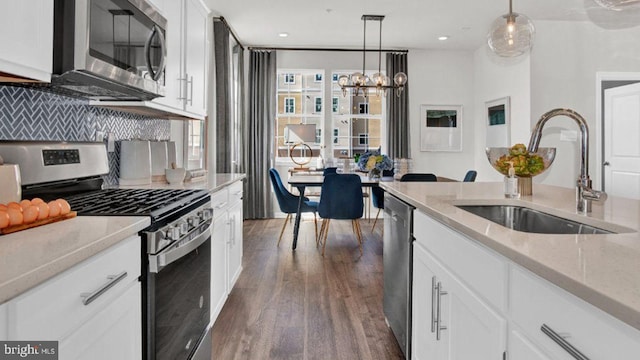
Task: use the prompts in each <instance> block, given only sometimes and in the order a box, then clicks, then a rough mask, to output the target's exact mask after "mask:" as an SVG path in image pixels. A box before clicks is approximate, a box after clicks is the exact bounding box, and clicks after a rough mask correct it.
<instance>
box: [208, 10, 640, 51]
mask: <svg viewBox="0 0 640 360" xmlns="http://www.w3.org/2000/svg"><path fill="white" fill-rule="evenodd" d="M203 1H204V2H205V3H206V4H207V5H208V6H209V8H210V9H211V10H212V11H213V13H214V15H215V16H223V17H224V18H225V19H226V20H227V22H228V23H229V24H230V26H231V28H232V30H233V31H234V32H235V33H236V35H237V36H238V38H239V39H240V41H241V43H242V44H243V45H248V46H263V47H321V48H326V47H340V48H359V49H361V48H362V45H363V32H364V30H363V21H362V20H361V19H360V18H361V16H362V15H363V14H367V15H385V16H386V18H385V19H384V21H383V22H382V47H383V48H385V49H450V50H474V49H477V48H478V47H480V46H482V45H483V44H484V42H485V37H486V33H487V31H488V29H489V27H490V25H491V23H492V22H493V21H494V20H495V19H496V18H497V17H499V16H501V15H504V14H506V13H507V12H508V7H509V2H508V0H315V1H311V0H234V1H229V0H203ZM513 11H514V12H518V13H521V14H525V15H527V16H528V17H529V18H531V19H532V20H533V22H534V24H535V21H536V20H538V21H540V20H567V21H593V22H594V23H596V24H597V25H599V26H601V27H603V28H618V27H630V26H632V25H627V24H633V26H636V24H639V23H640V21H638V19H640V10H638V9H631V11H624V12H616V11H610V10H606V9H603V8H601V7H599V6H598V5H596V4H595V3H594V2H593V0H513ZM281 32H286V33H288V34H289V36H288V37H286V38H281V37H279V36H278V34H279V33H281ZM441 35H447V36H449V37H450V38H449V39H448V40H446V41H440V40H438V39H437V38H438V37H439V36H441ZM377 46H378V23H377V22H376V21H368V22H367V47H373V48H375V47H377Z"/></svg>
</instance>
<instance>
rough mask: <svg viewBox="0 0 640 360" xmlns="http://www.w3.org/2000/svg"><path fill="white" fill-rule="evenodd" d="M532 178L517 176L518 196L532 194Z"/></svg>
mask: <svg viewBox="0 0 640 360" xmlns="http://www.w3.org/2000/svg"><path fill="white" fill-rule="evenodd" d="M532 180H533V178H532V177H531V176H518V190H519V192H520V196H528V195H531V194H533V181H532Z"/></svg>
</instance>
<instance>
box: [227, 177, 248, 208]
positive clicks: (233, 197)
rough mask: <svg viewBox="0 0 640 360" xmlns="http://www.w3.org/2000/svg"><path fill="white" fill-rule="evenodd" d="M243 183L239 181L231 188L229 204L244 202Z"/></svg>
mask: <svg viewBox="0 0 640 360" xmlns="http://www.w3.org/2000/svg"><path fill="white" fill-rule="evenodd" d="M243 185H244V184H243V182H242V181H238V182H235V183H233V184H232V185H231V186H229V204H232V205H233V204H234V203H236V202H238V201H242V191H243Z"/></svg>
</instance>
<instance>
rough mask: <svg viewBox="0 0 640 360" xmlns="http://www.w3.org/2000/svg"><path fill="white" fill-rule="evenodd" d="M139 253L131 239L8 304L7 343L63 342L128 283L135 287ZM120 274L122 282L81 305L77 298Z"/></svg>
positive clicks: (135, 238) (79, 298) (138, 274)
mask: <svg viewBox="0 0 640 360" xmlns="http://www.w3.org/2000/svg"><path fill="white" fill-rule="evenodd" d="M140 251H141V248H140V238H139V237H138V236H133V237H131V238H129V239H127V240H124V241H122V242H121V243H119V244H116V245H114V246H112V247H111V248H109V249H106V250H104V251H103V252H101V253H99V254H97V255H95V256H93V257H92V258H90V259H87V260H85V261H84V262H82V263H80V264H78V265H76V266H74V267H73V268H71V269H69V270H66V271H65V272H63V273H61V274H59V275H57V276H56V277H54V278H52V279H50V280H49V281H47V282H45V283H44V284H41V285H39V286H37V287H35V288H33V289H31V290H29V291H27V292H26V293H24V294H22V295H20V296H18V297H16V298H15V299H13V300H11V301H10V302H9V303H8V310H9V315H8V317H9V334H8V337H9V339H11V340H26V339H34V340H61V339H63V338H64V337H65V336H66V335H68V334H70V332H71V331H73V330H74V329H76V328H78V327H79V326H80V325H81V324H82V323H84V322H86V321H87V320H88V319H90V318H91V317H92V316H94V314H96V313H97V312H99V311H100V310H101V309H103V308H104V307H106V306H108V305H109V304H110V303H111V302H112V301H113V300H114V299H115V298H117V296H118V295H119V294H121V293H122V292H123V291H124V290H125V289H126V288H127V287H128V285H129V284H131V282H136V283H138V280H137V279H138V277H139V276H140V266H141V265H140ZM123 272H126V273H127V275H126V276H125V277H124V278H122V279H121V280H120V281H118V282H116V283H115V284H114V285H113V286H111V287H110V288H109V289H107V290H106V291H104V292H103V293H102V295H100V296H97V297H95V300H93V301H92V302H91V303H89V304H87V305H84V304H83V299H84V298H83V297H82V296H81V294H85V293H93V292H96V291H97V290H99V289H101V288H103V287H104V286H105V285H107V284H109V283H110V281H111V280H109V279H108V278H107V277H108V276H113V275H118V274H122V273H123ZM136 286H140V285H139V283H138V284H137V285H136Z"/></svg>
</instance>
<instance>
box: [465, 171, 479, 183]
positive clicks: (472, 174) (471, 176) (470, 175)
mask: <svg viewBox="0 0 640 360" xmlns="http://www.w3.org/2000/svg"><path fill="white" fill-rule="evenodd" d="M476 175H478V172H477V171H475V170H469V171H467V174H466V175H465V176H464V180H462V181H463V182H474V181H476Z"/></svg>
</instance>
